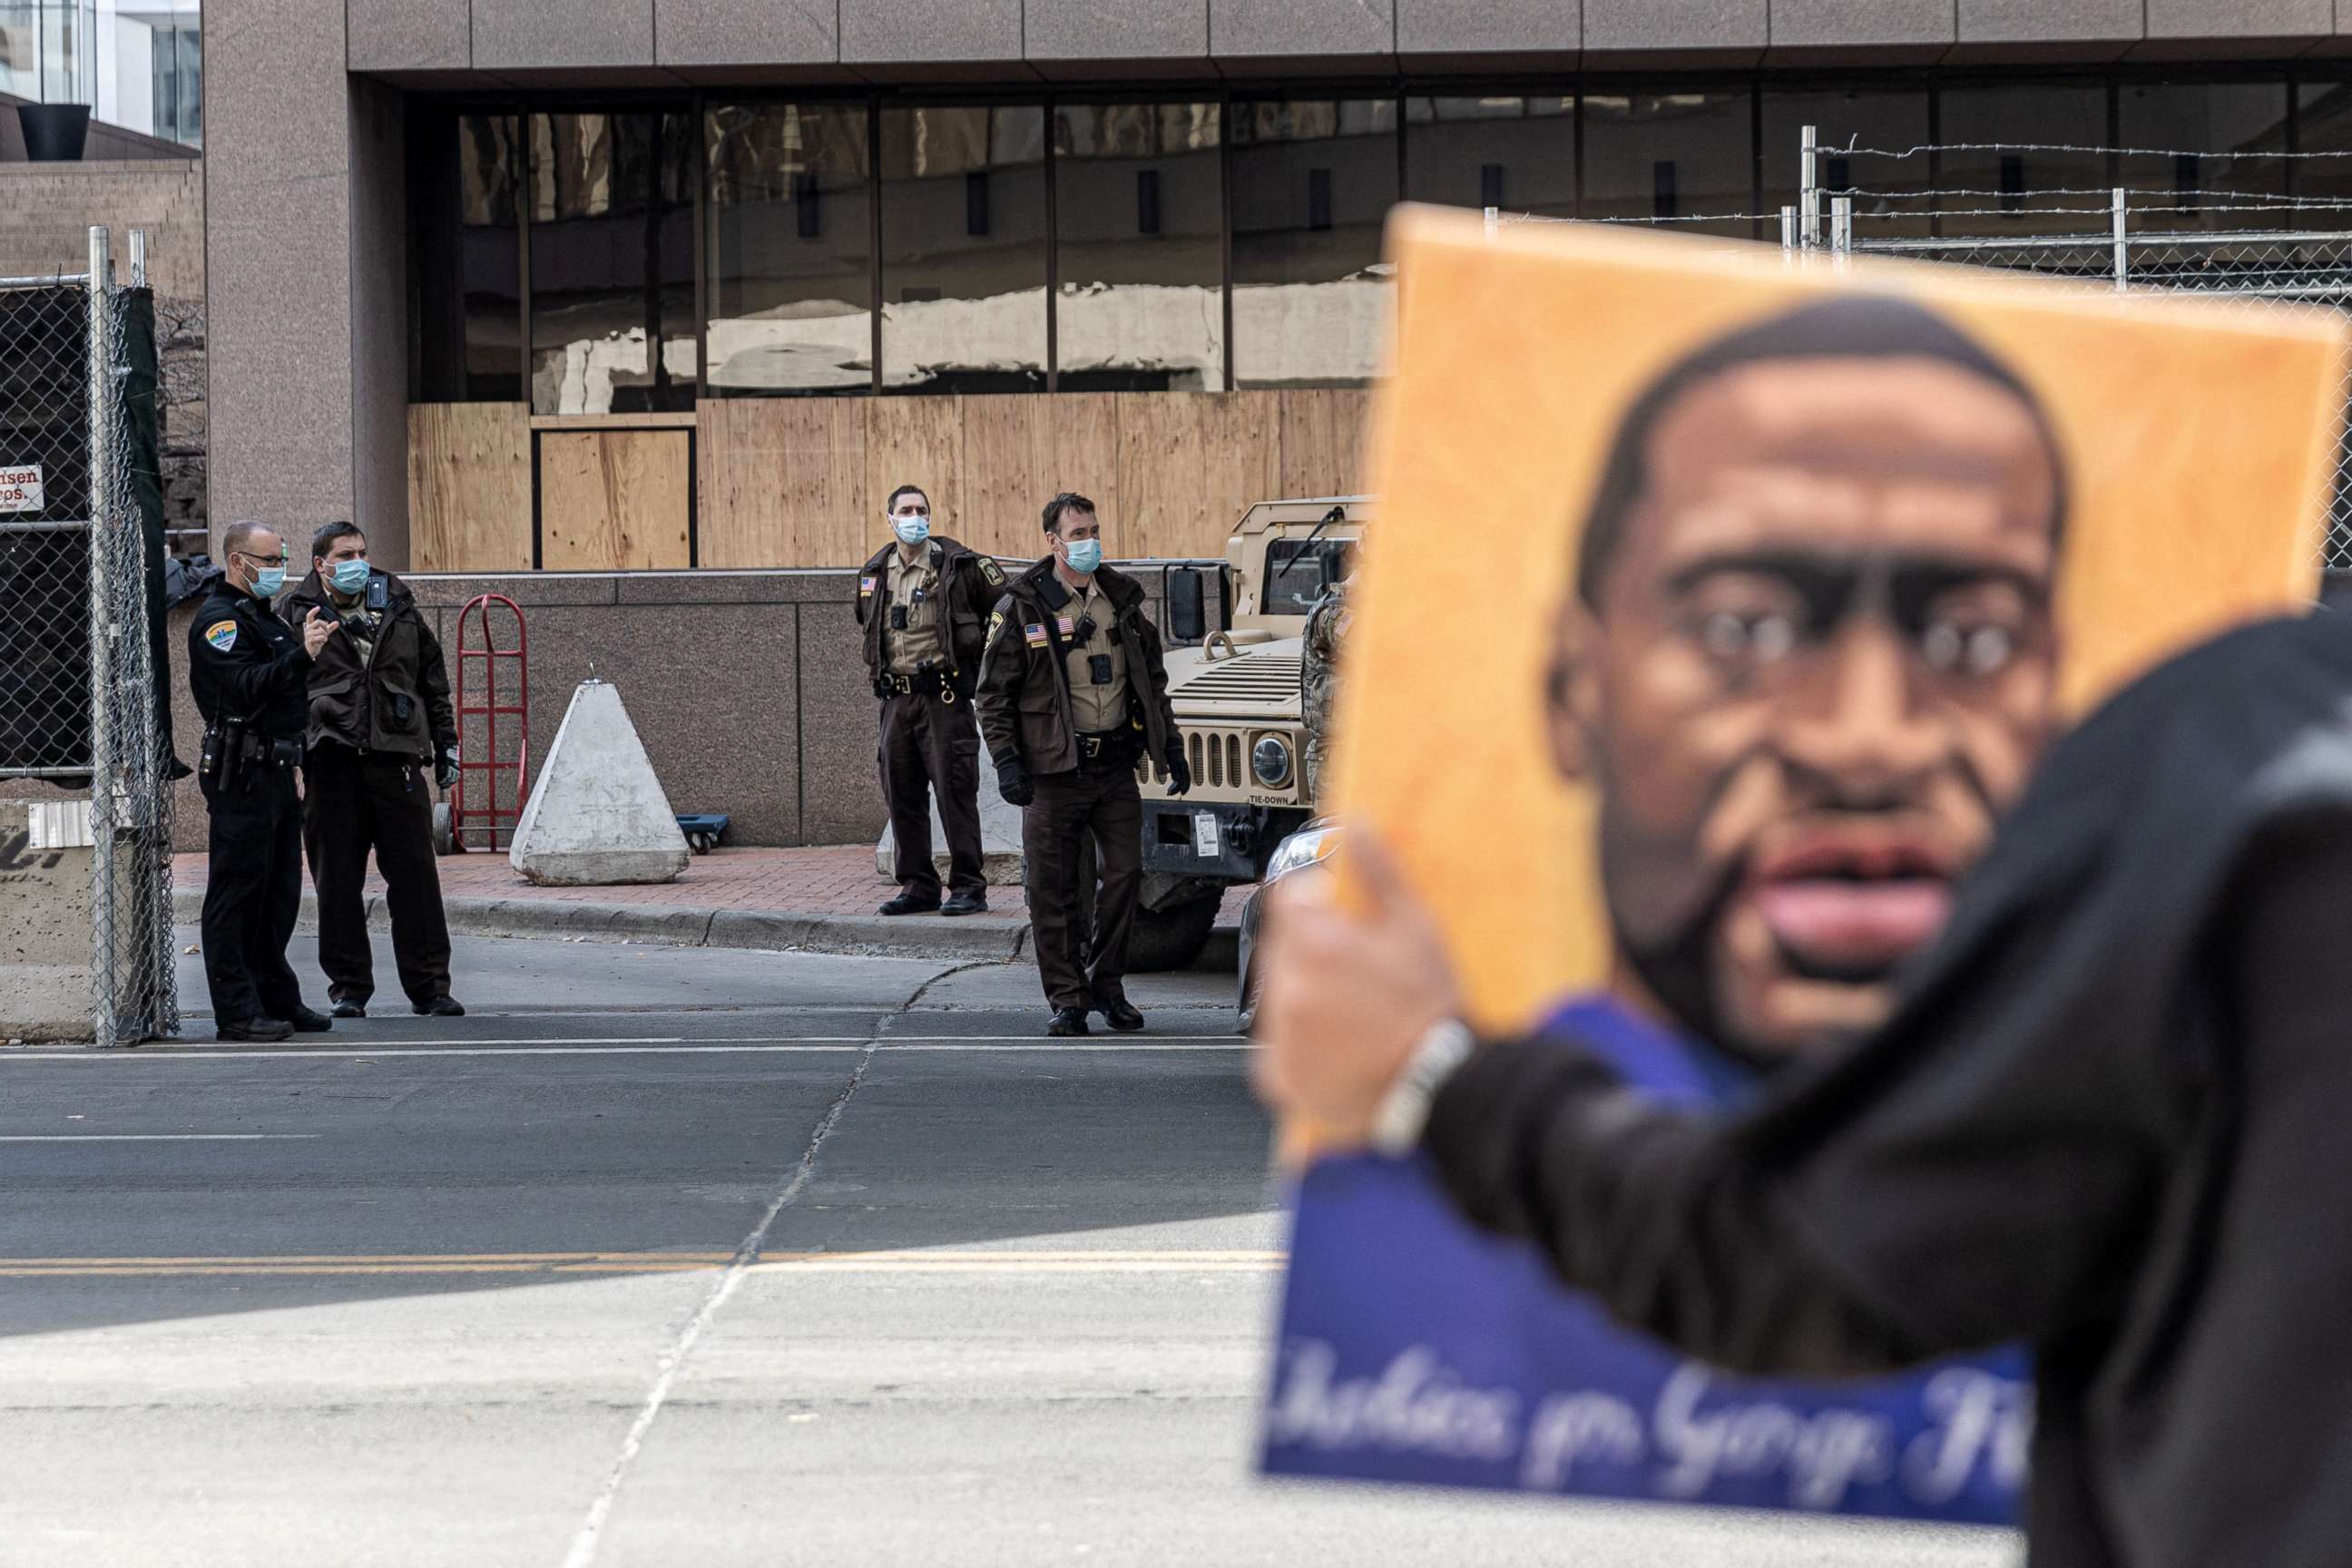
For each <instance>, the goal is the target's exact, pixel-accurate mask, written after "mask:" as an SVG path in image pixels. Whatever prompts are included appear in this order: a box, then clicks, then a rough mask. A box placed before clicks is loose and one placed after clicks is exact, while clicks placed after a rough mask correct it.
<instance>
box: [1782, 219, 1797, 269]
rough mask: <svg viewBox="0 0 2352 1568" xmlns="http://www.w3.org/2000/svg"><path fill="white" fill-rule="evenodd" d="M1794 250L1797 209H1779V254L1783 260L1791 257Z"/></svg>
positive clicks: (1795, 247) (1794, 252) (1795, 244)
mask: <svg viewBox="0 0 2352 1568" xmlns="http://www.w3.org/2000/svg"><path fill="white" fill-rule="evenodd" d="M1796 250H1797V209H1796V208H1794V207H1782V208H1781V209H1780V254H1781V255H1782V256H1783V257H1784V258H1785V257H1789V256H1793V255H1795V254H1796Z"/></svg>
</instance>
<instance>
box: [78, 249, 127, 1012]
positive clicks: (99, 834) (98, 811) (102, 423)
mask: <svg viewBox="0 0 2352 1568" xmlns="http://www.w3.org/2000/svg"><path fill="white" fill-rule="evenodd" d="M113 265H114V264H113V258H112V257H111V255H110V253H109V249H108V246H107V233H106V230H105V229H104V228H102V227H93V228H92V229H91V230H90V231H89V286H88V289H87V290H86V292H85V298H86V299H87V300H88V301H89V321H88V323H87V333H88V337H89V831H90V857H89V867H90V921H89V935H90V956H89V979H90V1019H91V1027H92V1031H93V1032H92V1042H93V1043H94V1044H95V1045H96V1046H97V1047H99V1048H100V1049H101V1050H104V1049H107V1048H109V1047H112V1046H114V1045H116V1044H118V1043H119V1042H118V1041H117V1039H116V1029H115V1022H116V1018H115V1014H116V1008H115V957H116V952H117V946H116V942H115V914H116V910H115V893H116V890H117V889H116V882H115V874H114V847H115V837H116V834H115V816H116V813H117V808H118V805H119V803H120V802H121V798H122V780H121V773H122V767H121V754H120V752H121V745H120V742H121V737H120V736H118V735H117V734H116V733H115V730H114V723H113V709H114V701H115V694H114V684H115V669H114V662H115V651H116V637H115V622H114V603H115V594H114V579H115V575H116V572H117V570H118V568H117V566H116V564H115V562H116V557H117V556H118V554H119V553H120V551H119V549H118V543H119V542H118V541H117V540H116V538H115V532H114V528H113V519H112V517H111V515H110V513H111V512H112V510H113V508H112V506H111V502H112V500H113V495H114V464H115V450H114V440H113V425H114V390H115V388H114V360H115V355H114V311H113V309H112V303H113V302H112V300H111V299H110V289H108V287H107V284H108V281H109V279H110V274H111V272H112V270H113Z"/></svg>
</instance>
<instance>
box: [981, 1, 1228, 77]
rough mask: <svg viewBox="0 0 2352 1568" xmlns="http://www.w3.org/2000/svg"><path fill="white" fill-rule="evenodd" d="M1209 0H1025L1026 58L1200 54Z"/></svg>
mask: <svg viewBox="0 0 2352 1568" xmlns="http://www.w3.org/2000/svg"><path fill="white" fill-rule="evenodd" d="M1209 3H1210V0H1143V3H1136V0H1026V4H1025V5H1024V6H1023V14H1022V24H1021V34H1022V47H1023V51H1024V55H1025V56H1026V58H1029V59H1032V60H1037V61H1041V62H1042V61H1047V60H1145V59H1150V60H1171V59H1201V58H1205V57H1206V56H1207V55H1208V52H1209Z"/></svg>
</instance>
